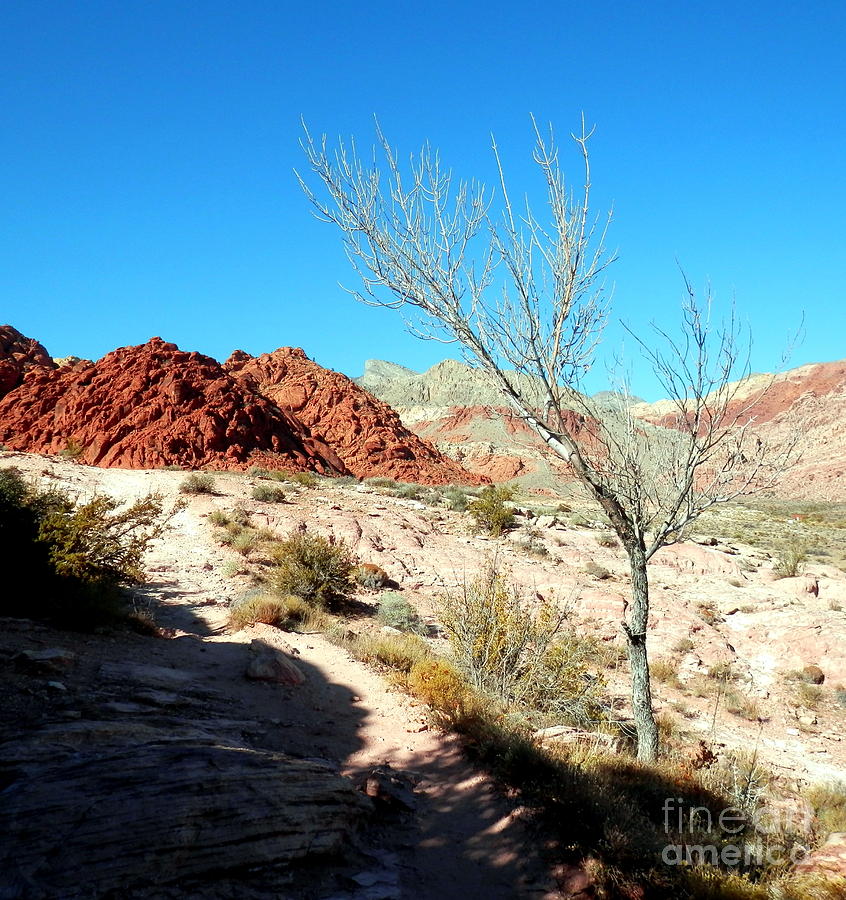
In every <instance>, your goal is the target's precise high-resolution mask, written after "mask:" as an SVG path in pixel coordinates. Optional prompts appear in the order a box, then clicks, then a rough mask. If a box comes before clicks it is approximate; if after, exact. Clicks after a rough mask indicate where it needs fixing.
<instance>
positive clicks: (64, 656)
mask: <svg viewBox="0 0 846 900" xmlns="http://www.w3.org/2000/svg"><path fill="white" fill-rule="evenodd" d="M18 659H20V660H21V661H22V662H23V663H24V664H25V665H27V666H28V667H30V668H33V669H36V670H37V671H39V672H60V671H61V670H62V669H67V668H68V667H69V666H72V665H73V664H74V662H76V654H75V653H73V652H71V651H70V650H66V649H65V648H64V647H50V648H49V649H48V650H22V651H21V652H20V653H19V654H18Z"/></svg>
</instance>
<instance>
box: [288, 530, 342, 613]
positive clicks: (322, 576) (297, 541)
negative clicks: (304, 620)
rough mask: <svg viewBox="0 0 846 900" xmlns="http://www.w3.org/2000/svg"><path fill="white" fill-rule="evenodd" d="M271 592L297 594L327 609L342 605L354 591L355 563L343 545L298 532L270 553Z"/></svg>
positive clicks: (315, 535)
mask: <svg viewBox="0 0 846 900" xmlns="http://www.w3.org/2000/svg"><path fill="white" fill-rule="evenodd" d="M273 560H274V563H275V571H274V573H273V575H272V582H273V585H274V588H275V589H276V590H277V591H278V592H279V593H282V594H296V596H298V597H302V598H303V600H306V601H307V602H309V603H311V604H313V605H315V606H319V607H325V608H327V609H333V608H337V607H338V606H340V605H342V604H343V602H344V601H345V600H346V599H347V597H348V596H349V594H350V593H351V592H352V590H353V578H352V572H353V568H354V566H355V561H354V559H353V557H352V554H351V553H350V551H349V549H348V548H347V546H346V544H344V543H343V541H337V542H336V541H335V540H334V539H331V538H325V537H323V536H322V535H319V534H309V533H308V532H307V531H299V532H295V533H294V534H292V535H291V536H290V537H287V538H286V539H285V540H283V541H280V542H279V543H278V544H277V545H276V547H275V548H274V551H273Z"/></svg>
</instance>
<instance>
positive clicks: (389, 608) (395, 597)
mask: <svg viewBox="0 0 846 900" xmlns="http://www.w3.org/2000/svg"><path fill="white" fill-rule="evenodd" d="M376 615H377V618H378V619H379V621H380V622H382V623H383V624H384V625H390V626H391V628H398V629H399V630H400V631H410V632H413V633H414V634H425V633H426V626H425V625H424V623H423V621H422V620H421V618H420V616H419V615H418V614H417V610H416V609H415V608H414V607H413V606H412V605H411V604H410V603H409V602H408V600H406V599H405V597H403V596H401V595H400V594H397V593H395V592H394V591H389V592H387V593H385V594H383V595H382V597H381V599H380V600H379V609H378V612H377V613H376Z"/></svg>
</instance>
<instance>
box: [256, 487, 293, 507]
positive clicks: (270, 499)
mask: <svg viewBox="0 0 846 900" xmlns="http://www.w3.org/2000/svg"><path fill="white" fill-rule="evenodd" d="M251 496H252V498H253V500H259V501H261V502H262V503H282V502H283V501H284V500H285V491H283V490H282V488H281V487H276V486H275V485H270V484H257V485H256V486H255V487H254V488H253V490H252V494H251Z"/></svg>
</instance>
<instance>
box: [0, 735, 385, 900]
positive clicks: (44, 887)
mask: <svg viewBox="0 0 846 900" xmlns="http://www.w3.org/2000/svg"><path fill="white" fill-rule="evenodd" d="M86 725H91V726H92V727H91V728H90V729H88V733H87V736H86V740H85V743H84V745H83V746H82V747H81V748H80V749H78V750H75V751H73V752H69V747H70V746H73V744H75V743H78V742H79V741H78V736H77V735H76V734H74V731H75V725H74V724H71V725H68V726H65V727H64V729H63V727H62V726H54V727H53V728H52V729H47V730H46V731H44V732H43V733H36V734H34V735H33V736H32V739H31V740H30V741H29V742H27V741H26V740H24V741H16V742H14V745H0V772H2V774H3V777H4V786H5V789H4V792H3V803H2V806H0V833H2V834H3V841H2V850H0V871H2V873H3V875H2V879H0V881H2V885H0V896H2V897H29V898H33V900H35V898H48V897H66V898H82V897H101V896H126V895H128V893H129V892H131V891H132V889H133V888H137V887H144V888H146V889H150V888H151V887H152V886H154V885H166V884H173V883H181V882H184V881H185V880H186V879H198V878H199V879H202V878H209V877H214V876H216V875H221V874H223V875H225V874H226V873H229V872H233V873H237V872H239V871H244V870H245V869H247V868H248V867H251V866H261V865H273V866H275V867H277V869H278V868H280V867H283V866H285V865H286V864H291V863H294V862H296V861H297V860H299V859H303V858H305V857H309V858H310V859H311V858H314V857H317V856H321V855H326V854H333V853H337V852H338V851H340V850H341V849H342V848H343V846H344V845H345V844H346V843H347V842H348V841H349V838H350V834H351V832H352V831H353V830H354V829H355V827H356V825H357V824H358V823H359V822H361V820H362V818H363V816H364V814H365V813H366V812H367V811H368V809H369V808H370V806H371V803H370V801H369V800H367V799H366V798H365V797H363V796H362V795H361V793H359V792H358V791H357V790H356V788H355V786H354V784H353V783H352V782H351V781H350V780H349V779H346V778H344V777H342V776H341V775H339V774H337V772H336V771H335V770H334V769H333V768H332V767H331V766H330V765H329V764H326V763H321V762H317V761H312V760H305V759H295V758H292V757H290V756H286V755H285V754H283V753H276V752H271V751H267V750H256V749H253V748H249V747H246V746H242V745H238V744H231V745H230V744H227V743H226V742H225V741H221V740H220V739H219V738H218V739H216V738H215V737H214V736H211V735H210V736H209V737H208V738H204V737H203V736H202V735H201V734H197V733H194V731H195V730H192V729H190V728H186V726H185V725H184V724H183V723H182V722H181V721H180V720H178V719H173V720H172V721H168V722H167V723H166V726H165V727H162V728H161V729H157V728H155V727H149V726H144V725H141V724H140V723H139V724H137V725H132V724H131V723H126V727H124V728H123V729H121V728H111V729H110V728H108V727H106V728H99V729H98V728H97V725H98V723H96V722H94V723H86ZM92 735H96V737H92ZM45 750H46V751H49V752H45ZM45 823H49V826H48V827H45ZM111 892H114V894H113V893H111ZM198 895H204V894H203V891H202V890H200V891H199V892H198Z"/></svg>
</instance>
